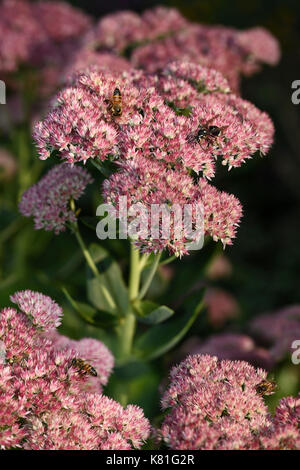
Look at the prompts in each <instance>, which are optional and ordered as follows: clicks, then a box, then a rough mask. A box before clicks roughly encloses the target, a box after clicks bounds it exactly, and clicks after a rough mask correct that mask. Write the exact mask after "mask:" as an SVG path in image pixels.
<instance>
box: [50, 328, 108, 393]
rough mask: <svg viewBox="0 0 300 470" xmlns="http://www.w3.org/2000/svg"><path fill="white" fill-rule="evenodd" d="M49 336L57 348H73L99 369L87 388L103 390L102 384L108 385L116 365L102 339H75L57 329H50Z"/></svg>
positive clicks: (89, 378) (95, 390)
mask: <svg viewBox="0 0 300 470" xmlns="http://www.w3.org/2000/svg"><path fill="white" fill-rule="evenodd" d="M47 338H49V339H51V341H52V343H53V346H54V348H55V349H57V350H59V351H60V350H63V349H65V348H68V349H72V350H74V351H76V352H77V353H78V356H79V357H84V358H85V360H86V361H87V362H88V363H89V364H91V365H92V366H93V367H94V368H95V369H96V371H97V377H92V376H89V377H88V380H87V383H86V387H85V388H86V389H87V390H88V391H90V392H98V393H99V392H101V391H102V386H103V385H106V384H107V382H108V378H109V376H110V374H111V371H112V369H113V366H114V358H113V355H112V354H111V353H110V351H109V350H108V349H107V347H106V346H104V344H103V343H101V341H98V340H97V339H93V338H83V339H80V340H73V339H70V338H68V337H67V336H63V335H61V334H59V333H58V332H57V331H56V330H52V331H50V334H49V333H48V335H47Z"/></svg>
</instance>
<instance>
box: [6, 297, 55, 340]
mask: <svg viewBox="0 0 300 470" xmlns="http://www.w3.org/2000/svg"><path fill="white" fill-rule="evenodd" d="M10 300H11V301H12V302H13V303H14V304H16V305H17V306H18V307H19V309H20V310H21V311H22V312H23V313H25V314H26V315H28V317H29V318H30V320H31V321H32V323H33V325H34V326H35V327H36V328H40V329H43V330H45V331H47V330H51V329H53V328H57V327H58V326H59V325H60V324H61V317H62V309H61V307H60V306H59V305H58V304H57V303H56V302H54V300H52V299H51V297H48V296H47V295H44V294H40V293H39V292H33V291H31V290H23V291H19V292H16V293H15V294H14V295H12V296H11V297H10Z"/></svg>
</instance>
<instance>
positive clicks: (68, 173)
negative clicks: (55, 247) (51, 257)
mask: <svg viewBox="0 0 300 470" xmlns="http://www.w3.org/2000/svg"><path fill="white" fill-rule="evenodd" d="M92 181H93V180H92V178H91V176H90V175H89V173H88V172H87V171H86V170H85V169H84V168H80V167H69V166H68V165H67V164H65V163H63V164H60V165H56V166H55V167H54V168H52V169H51V170H50V171H49V172H48V173H47V174H46V175H45V176H44V177H43V178H42V179H41V180H40V181H39V182H38V183H37V184H35V185H33V186H31V188H29V189H27V191H25V193H24V194H23V196H22V199H21V201H20V203H19V209H20V212H21V214H22V215H23V216H25V217H31V216H33V218H34V223H35V228H36V229H41V228H43V229H44V230H53V231H54V233H55V234H58V233H60V232H62V231H64V230H65V229H66V225H67V224H68V223H75V222H76V220H77V217H76V213H75V212H74V210H72V208H71V207H70V201H71V200H74V201H77V199H79V198H80V196H82V194H83V193H84V190H85V188H86V186H87V185H88V184H90V183H92Z"/></svg>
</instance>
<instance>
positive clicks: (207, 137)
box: [187, 116, 228, 147]
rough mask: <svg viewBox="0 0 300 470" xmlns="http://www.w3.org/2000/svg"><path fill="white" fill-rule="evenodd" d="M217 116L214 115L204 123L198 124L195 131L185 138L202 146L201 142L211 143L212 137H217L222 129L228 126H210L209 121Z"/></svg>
mask: <svg viewBox="0 0 300 470" xmlns="http://www.w3.org/2000/svg"><path fill="white" fill-rule="evenodd" d="M216 117H218V116H214V117H213V118H212V119H210V120H209V121H207V122H206V123H205V124H200V125H199V126H198V129H197V130H196V132H195V133H193V134H189V135H188V136H187V140H188V142H189V143H193V142H197V143H198V144H200V145H201V147H202V142H203V141H205V142H207V144H211V143H213V141H214V139H215V138H216V137H218V136H219V135H220V134H221V132H222V131H223V130H224V129H227V127H228V126H223V127H218V126H210V125H209V124H210V122H212V121H213V119H215V118H216Z"/></svg>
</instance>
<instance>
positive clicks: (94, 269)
mask: <svg viewBox="0 0 300 470" xmlns="http://www.w3.org/2000/svg"><path fill="white" fill-rule="evenodd" d="M72 228H73V231H74V233H75V236H76V238H77V241H78V243H79V246H80V248H81V251H82V253H83V256H84V257H85V259H86V262H87V264H88V265H89V267H90V268H91V270H92V272H93V274H94V275H95V277H97V278H98V279H99V281H100V282H99V285H100V286H101V290H102V293H103V295H104V297H105V299H106V300H107V302H108V304H109V306H110V307H111V309H112V310H114V309H115V308H116V304H115V302H114V300H113V298H112V296H111V295H110V293H109V291H108V290H107V289H106V288H105V287H104V286H103V285H102V282H101V276H100V273H99V271H98V268H97V266H96V264H95V263H94V260H93V258H92V256H91V254H90V252H89V250H88V249H87V247H86V245H85V243H84V241H83V239H82V236H81V235H80V232H79V229H78V225H77V223H76V224H74V226H73V227H72Z"/></svg>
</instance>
